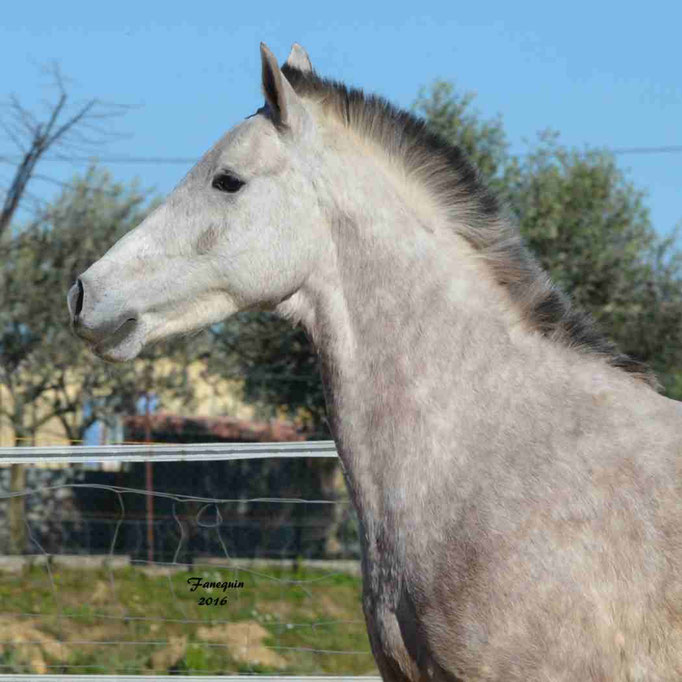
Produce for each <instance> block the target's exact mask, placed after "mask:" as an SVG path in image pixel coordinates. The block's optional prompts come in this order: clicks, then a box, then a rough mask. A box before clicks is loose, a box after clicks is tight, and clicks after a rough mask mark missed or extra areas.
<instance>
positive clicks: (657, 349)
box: [503, 132, 682, 397]
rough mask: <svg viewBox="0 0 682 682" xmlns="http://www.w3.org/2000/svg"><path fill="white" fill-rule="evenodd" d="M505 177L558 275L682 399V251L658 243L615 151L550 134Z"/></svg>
mask: <svg viewBox="0 0 682 682" xmlns="http://www.w3.org/2000/svg"><path fill="white" fill-rule="evenodd" d="M503 181H504V182H503V186H504V195H505V197H506V200H507V205H508V207H509V209H510V212H511V214H512V216H513V218H514V219H515V220H516V222H517V223H518V225H519V227H520V229H521V233H522V234H523V235H524V237H525V239H526V242H527V243H528V245H529V247H530V248H531V250H532V251H533V252H534V253H535V254H536V255H537V256H538V258H539V259H540V262H541V263H542V265H543V267H544V268H545V269H546V270H547V271H548V272H549V273H550V275H551V276H552V279H553V280H554V281H555V282H556V283H557V284H559V285H560V286H561V287H562V288H563V289H564V290H565V291H567V292H569V293H570V295H571V298H572V299H573V301H574V302H575V303H576V305H578V306H580V307H582V308H583V309H585V310H588V311H589V312H590V313H591V314H592V315H593V316H594V317H595V318H596V320H597V322H598V324H599V326H600V328H601V329H602V330H603V331H604V332H605V333H606V334H607V335H608V336H609V337H611V338H612V339H613V340H614V341H616V343H617V344H618V345H619V347H620V348H621V349H622V350H623V351H624V352H626V353H628V354H629V355H632V356H634V357H636V358H638V359H640V360H644V361H645V362H647V363H649V364H650V365H651V366H652V367H653V368H654V369H655V370H656V371H657V373H658V374H659V378H660V380H661V381H662V383H663V387H664V390H665V391H666V393H668V394H669V395H671V396H672V395H675V396H679V397H682V394H681V393H679V386H678V381H679V380H678V378H677V376H678V375H677V368H678V367H679V366H680V361H682V287H681V286H680V279H681V276H682V270H681V269H680V262H681V261H680V259H681V258H682V254H680V253H679V252H675V250H674V245H675V238H674V236H673V237H670V238H668V239H661V238H659V237H658V235H657V234H656V232H655V230H654V229H653V227H652V225H651V220H650V217H649V211H648V209H647V208H646V206H645V205H644V199H645V194H644V193H643V192H642V191H640V190H638V189H637V188H636V187H634V185H633V184H632V183H631V182H629V181H628V180H627V179H626V177H625V175H624V173H623V171H621V170H620V169H619V168H618V167H617V165H616V162H615V159H614V157H613V155H612V154H610V153H608V152H606V151H603V150H586V151H578V150H575V149H566V148H564V147H562V146H560V145H559V144H558V136H557V134H556V133H551V132H544V133H541V134H540V136H539V140H538V142H537V143H536V144H535V145H534V146H533V147H532V148H531V150H530V153H529V154H528V155H527V156H525V157H521V158H515V159H512V160H511V161H510V162H509V163H508V165H507V167H506V169H505V173H504V177H503Z"/></svg>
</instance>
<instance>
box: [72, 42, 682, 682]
mask: <svg viewBox="0 0 682 682" xmlns="http://www.w3.org/2000/svg"><path fill="white" fill-rule="evenodd" d="M260 50H261V63H262V74H261V82H262V89H263V93H264V100H265V101H264V105H263V106H262V107H261V108H260V109H258V110H257V111H256V112H255V113H254V114H252V115H250V116H248V117H247V118H246V119H245V120H243V121H242V122H240V123H239V124H238V125H236V126H235V127H234V128H232V129H231V130H230V131H229V132H227V133H226V134H225V135H224V136H223V137H222V138H221V139H220V140H219V141H218V142H217V143H216V144H215V145H214V146H213V147H212V148H211V149H210V150H209V151H208V152H206V153H205V154H204V156H203V157H202V158H201V159H200V160H199V161H198V163H197V164H196V165H195V166H194V167H193V168H192V169H191V171H190V172H189V174H188V175H187V176H186V177H185V178H184V180H182V181H181V183H180V184H179V185H178V186H177V187H176V188H175V189H174V190H173V191H172V193H171V194H170V195H169V196H168V197H167V199H166V200H165V202H164V203H163V204H162V205H160V206H159V207H158V208H156V209H155V210H154V211H153V212H152V213H151V214H150V215H149V216H147V217H146V218H145V219H144V220H143V221H142V222H141V224H140V225H139V226H137V227H136V228H135V229H133V230H131V231H130V232H129V233H127V234H126V235H124V236H123V237H122V238H121V239H120V240H119V241H118V242H117V243H116V244H115V245H114V246H113V247H112V248H111V249H109V251H107V252H106V253H105V255H104V256H103V257H102V258H101V259H100V260H98V261H97V262H95V263H94V264H93V265H92V266H90V267H89V268H88V269H87V270H86V271H85V272H84V273H83V274H81V276H80V277H79V278H78V279H77V281H76V282H75V284H74V285H73V287H72V288H71V289H70V290H69V293H68V296H67V301H68V307H69V311H70V320H71V325H72V328H73V330H74V332H75V333H76V334H77V335H78V336H79V337H81V338H82V339H83V340H84V341H85V342H87V344H89V346H90V347H91V349H92V350H93V351H94V353H96V354H97V355H99V356H100V357H102V358H104V359H106V360H109V361H113V362H122V361H126V360H130V359H132V358H134V357H136V355H137V354H138V353H139V352H140V351H141V349H142V348H143V347H144V346H145V344H147V343H150V342H153V341H155V340H157V339H162V338H165V337H168V336H169V335H171V334H178V333H187V332H192V331H194V330H198V329H200V328H202V327H205V326H207V325H211V324H214V323H218V322H220V321H222V320H224V319H225V318H227V317H228V316H230V315H232V314H233V313H235V312H237V311H243V310H249V309H261V310H270V311H275V312H276V313H277V314H279V315H281V316H283V317H284V318H286V319H288V320H291V321H292V323H294V324H300V325H302V326H303V328H304V329H305V330H306V332H307V334H308V335H309V336H310V338H311V339H312V342H313V343H314V346H315V348H316V351H317V353H318V355H319V358H320V366H321V372H322V377H323V382H324V387H325V399H326V402H327V406H328V413H329V421H330V427H331V430H332V434H333V437H334V440H335V442H336V445H337V448H338V452H339V457H340V460H341V464H342V468H343V471H344V476H345V480H346V483H347V486H348V490H349V494H350V497H351V499H352V503H353V504H354V506H355V509H356V511H357V516H358V519H359V524H360V536H361V549H362V552H361V553H362V573H363V597H362V599H363V609H364V613H365V618H366V623H367V629H368V634H369V640H370V644H371V648H372V653H373V655H374V657H375V659H376V662H377V666H378V668H379V671H380V673H381V675H382V677H383V679H385V680H391V681H396V682H397V681H400V682H403V681H404V682H407V681H410V682H413V681H416V680H443V681H445V680H447V681H450V682H452V681H456V680H461V681H464V680H466V681H472V680H505V681H506V682H511V681H517V680H524V681H525V682H528V681H529V680H534V681H536V680H537V681H540V680H542V681H550V680H551V681H559V680H561V681H563V680H566V681H568V680H571V681H575V680H610V681H611V680H623V681H624V680H628V681H630V682H633V681H636V680H641V681H644V680H647V681H648V682H651V681H653V680H679V679H682V579H681V576H680V568H679V567H680V566H681V565H682V506H681V493H682V491H681V482H682V476H681V475H680V474H681V462H682V437H681V436H682V429H681V426H682V403H679V402H676V401H673V400H670V399H667V398H665V397H663V396H661V395H660V394H659V392H658V390H657V383H656V379H655V377H654V376H653V374H652V373H651V372H650V371H649V370H648V369H647V368H646V367H645V366H644V365H643V364H642V363H640V362H637V361H636V360H634V359H631V358H629V357H627V356H625V355H623V354H621V353H619V352H618V350H617V349H616V347H615V346H614V345H613V344H612V343H611V342H610V341H608V340H607V339H605V338H604V337H603V336H601V335H600V333H598V332H597V331H596V330H595V328H594V326H593V325H592V323H591V321H590V319H589V318H588V317H587V316H586V315H584V314H582V313H580V312H579V311H578V310H576V308H574V307H572V305H571V303H570V300H569V298H568V297H567V296H566V295H565V294H564V293H563V292H562V291H561V290H559V289H558V288H557V287H555V286H554V285H553V284H552V282H551V281H550V280H549V278H548V276H547V275H546V274H545V272H544V271H543V270H542V269H541V268H540V266H539V265H538V263H537V261H536V260H535V258H534V257H533V256H532V255H531V254H530V253H529V251H528V250H527V248H526V247H525V246H524V243H523V241H522V239H521V237H520V235H519V232H518V229H517V228H516V227H515V226H514V225H513V224H512V223H511V221H510V220H509V219H508V218H507V217H506V216H505V212H504V210H503V207H501V206H500V205H499V202H498V201H497V200H496V198H495V197H494V196H493V195H492V194H491V192H490V191H489V190H488V189H486V187H485V186H484V185H483V183H482V181H481V180H480V178H479V176H478V175H477V172H476V171H475V170H474V168H473V167H472V165H471V164H470V163H469V162H468V161H467V160H466V159H465V158H464V156H463V154H462V152H461V151H460V150H459V149H458V148H456V147H453V146H450V145H449V144H447V143H446V142H445V141H443V140H442V139H440V138H439V137H437V136H435V135H433V134H432V133H430V132H429V131H428V130H427V128H426V126H425V124H424V122H423V121H421V120H420V119H418V118H416V117H415V116H413V115H411V114H409V113H407V112H405V111H403V110H401V109H399V108H397V107H395V106H393V105H391V104H390V103H389V102H387V101H386V100H385V99H383V98H381V97H378V96H374V95H369V94H365V93H364V92H363V91H361V90H359V89H354V88H351V87H348V86H346V85H345V84H343V83H341V82H337V81H334V80H330V79H325V78H323V77H321V76H319V75H318V74H317V73H316V72H315V71H314V69H313V67H312V65H311V62H310V59H309V57H308V55H307V53H306V52H305V50H303V48H302V47H300V46H299V45H297V44H295V45H294V46H293V47H292V50H291V54H290V55H289V57H288V59H287V60H286V63H285V64H283V65H282V67H280V66H279V65H278V63H277V61H276V59H275V57H274V55H273V54H272V52H271V51H270V50H269V49H268V48H267V46H266V45H264V44H261V46H260Z"/></svg>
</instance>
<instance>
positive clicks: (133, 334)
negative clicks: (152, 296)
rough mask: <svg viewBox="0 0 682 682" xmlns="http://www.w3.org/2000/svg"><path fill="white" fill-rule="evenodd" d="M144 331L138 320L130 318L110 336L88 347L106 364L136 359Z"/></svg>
mask: <svg viewBox="0 0 682 682" xmlns="http://www.w3.org/2000/svg"><path fill="white" fill-rule="evenodd" d="M144 337H145V334H144V329H143V325H142V324H141V322H140V320H138V319H136V318H134V317H130V318H128V319H127V320H126V321H125V322H123V324H121V326H120V327H119V328H118V329H117V330H116V331H115V332H114V333H113V334H111V335H110V336H108V337H107V338H105V339H103V340H102V341H99V342H98V343H94V344H91V345H90V348H91V350H92V352H93V353H94V354H95V355H97V357H100V358H102V359H103V360H107V361H108V362H125V361H126V360H132V359H133V358H135V357H137V356H138V355H139V353H140V351H141V350H142V347H143V346H144Z"/></svg>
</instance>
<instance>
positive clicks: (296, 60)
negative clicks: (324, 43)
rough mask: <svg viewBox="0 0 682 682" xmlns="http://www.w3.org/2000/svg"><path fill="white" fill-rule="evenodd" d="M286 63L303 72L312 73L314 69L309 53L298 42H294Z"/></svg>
mask: <svg viewBox="0 0 682 682" xmlns="http://www.w3.org/2000/svg"><path fill="white" fill-rule="evenodd" d="M286 65H287V66H291V67H292V68H294V69H298V70H299V71H301V72H303V73H311V72H312V70H313V65H312V63H311V62H310V57H309V56H308V53H307V52H306V51H305V50H304V49H303V48H302V47H301V46H300V45H299V44H298V43H294V44H293V45H292V46H291V52H289V56H288V57H287V61H286Z"/></svg>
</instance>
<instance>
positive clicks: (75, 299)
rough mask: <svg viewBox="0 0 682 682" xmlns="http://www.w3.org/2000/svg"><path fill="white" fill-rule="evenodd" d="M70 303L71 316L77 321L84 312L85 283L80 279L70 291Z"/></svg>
mask: <svg viewBox="0 0 682 682" xmlns="http://www.w3.org/2000/svg"><path fill="white" fill-rule="evenodd" d="M68 303H69V310H70V311H71V316H72V317H73V319H74V321H76V320H77V319H78V316H79V315H80V314H81V311H82V310H83V282H81V281H80V279H77V280H76V283H75V284H74V285H73V286H72V287H71V289H70V290H69V297H68Z"/></svg>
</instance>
